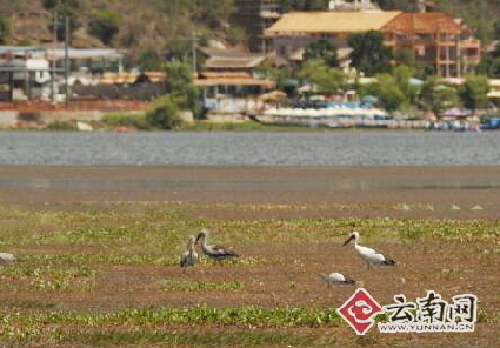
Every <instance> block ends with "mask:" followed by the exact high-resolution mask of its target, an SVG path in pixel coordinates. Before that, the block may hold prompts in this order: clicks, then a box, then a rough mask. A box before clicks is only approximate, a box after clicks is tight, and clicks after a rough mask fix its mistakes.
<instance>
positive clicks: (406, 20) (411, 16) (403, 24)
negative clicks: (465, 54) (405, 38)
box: [382, 12, 463, 34]
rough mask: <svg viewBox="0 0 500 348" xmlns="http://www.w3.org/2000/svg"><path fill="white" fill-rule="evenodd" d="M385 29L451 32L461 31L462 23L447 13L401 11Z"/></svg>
mask: <svg viewBox="0 0 500 348" xmlns="http://www.w3.org/2000/svg"><path fill="white" fill-rule="evenodd" d="M382 30H383V31H397V32H418V33H438V32H445V33H450V34H458V33H461V32H462V30H463V28H462V25H460V24H459V23H457V22H456V21H455V20H454V19H453V17H452V16H451V15H449V14H447V13H442V12H430V13H419V12H417V13H401V14H400V15H398V16H396V17H395V18H393V19H392V20H391V21H389V22H388V23H387V24H386V25H384V26H383V28H382Z"/></svg>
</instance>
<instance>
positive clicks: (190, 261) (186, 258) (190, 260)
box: [181, 236, 198, 267]
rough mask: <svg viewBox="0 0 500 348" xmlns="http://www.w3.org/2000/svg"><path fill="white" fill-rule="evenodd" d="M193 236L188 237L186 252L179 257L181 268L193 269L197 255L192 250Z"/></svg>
mask: <svg viewBox="0 0 500 348" xmlns="http://www.w3.org/2000/svg"><path fill="white" fill-rule="evenodd" d="M194 244H195V240H194V236H191V237H189V240H188V243H187V247H186V248H187V251H186V252H185V253H183V254H182V255H181V267H190V266H191V267H193V266H194V265H195V263H196V261H198V254H197V253H196V251H195V250H194Z"/></svg>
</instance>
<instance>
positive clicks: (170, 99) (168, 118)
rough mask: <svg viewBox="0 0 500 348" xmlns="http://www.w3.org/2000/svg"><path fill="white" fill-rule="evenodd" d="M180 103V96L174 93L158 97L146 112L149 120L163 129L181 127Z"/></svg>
mask: <svg viewBox="0 0 500 348" xmlns="http://www.w3.org/2000/svg"><path fill="white" fill-rule="evenodd" d="M179 103H181V101H180V100H179V98H178V97H175V96H173V95H165V96H163V97H160V98H158V99H157V100H156V101H155V103H154V104H153V108H152V109H151V110H150V111H148V112H147V114H146V120H147V122H148V123H149V124H151V125H152V126H153V127H156V128H161V129H172V128H179V127H180V126H182V118H181V116H180V108H179Z"/></svg>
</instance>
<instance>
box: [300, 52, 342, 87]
mask: <svg viewBox="0 0 500 348" xmlns="http://www.w3.org/2000/svg"><path fill="white" fill-rule="evenodd" d="M299 77H301V78H303V79H305V80H307V81H309V82H313V83H315V84H316V85H317V86H318V89H319V92H324V93H334V92H337V91H338V90H339V89H344V88H345V87H346V83H347V76H346V74H345V73H344V72H342V71H341V70H340V69H336V68H331V67H329V66H328V65H326V63H325V61H324V60H322V59H310V60H308V61H306V62H305V64H304V65H303V67H302V68H301V70H300V71H299Z"/></svg>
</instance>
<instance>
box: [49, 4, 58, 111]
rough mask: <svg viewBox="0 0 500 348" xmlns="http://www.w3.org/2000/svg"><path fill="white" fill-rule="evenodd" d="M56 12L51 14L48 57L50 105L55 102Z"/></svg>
mask: <svg viewBox="0 0 500 348" xmlns="http://www.w3.org/2000/svg"><path fill="white" fill-rule="evenodd" d="M56 16H57V12H55V11H54V13H53V14H52V57H50V67H51V68H52V81H51V88H50V89H51V90H50V92H51V94H52V103H54V104H55V102H56V81H55V79H56V61H55V58H54V52H55V49H56V43H57V18H56Z"/></svg>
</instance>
